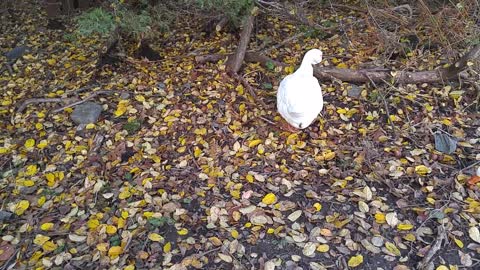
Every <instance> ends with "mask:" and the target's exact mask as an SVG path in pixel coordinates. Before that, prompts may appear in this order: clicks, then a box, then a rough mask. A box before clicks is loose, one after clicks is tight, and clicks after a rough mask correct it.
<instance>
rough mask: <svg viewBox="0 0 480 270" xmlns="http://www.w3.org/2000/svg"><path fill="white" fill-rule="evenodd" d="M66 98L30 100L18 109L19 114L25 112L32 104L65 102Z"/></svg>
mask: <svg viewBox="0 0 480 270" xmlns="http://www.w3.org/2000/svg"><path fill="white" fill-rule="evenodd" d="M64 101H65V99H64V98H30V99H27V100H25V101H24V102H23V103H22V105H20V107H18V109H17V113H21V112H23V110H25V108H27V106H28V105H30V104H37V103H49V102H64Z"/></svg>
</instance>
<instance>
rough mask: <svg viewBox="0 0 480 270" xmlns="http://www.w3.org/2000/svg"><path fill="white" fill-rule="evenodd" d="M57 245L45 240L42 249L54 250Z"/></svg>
mask: <svg viewBox="0 0 480 270" xmlns="http://www.w3.org/2000/svg"><path fill="white" fill-rule="evenodd" d="M57 247H58V246H57V245H56V244H55V243H53V242H52V241H47V242H45V243H44V244H43V245H42V249H43V250H44V251H54V250H55V249H57Z"/></svg>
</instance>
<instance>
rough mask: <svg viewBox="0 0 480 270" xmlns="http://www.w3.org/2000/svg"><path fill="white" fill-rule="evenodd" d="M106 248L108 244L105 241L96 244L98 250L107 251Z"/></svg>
mask: <svg viewBox="0 0 480 270" xmlns="http://www.w3.org/2000/svg"><path fill="white" fill-rule="evenodd" d="M107 248H108V244H107V243H99V244H97V249H98V250H100V251H103V252H105V251H107Z"/></svg>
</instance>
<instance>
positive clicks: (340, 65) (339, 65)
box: [337, 62, 347, 68]
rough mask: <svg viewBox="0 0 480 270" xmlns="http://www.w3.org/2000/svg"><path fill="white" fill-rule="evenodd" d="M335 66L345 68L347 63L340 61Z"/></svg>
mask: <svg viewBox="0 0 480 270" xmlns="http://www.w3.org/2000/svg"><path fill="white" fill-rule="evenodd" d="M337 68H347V64H345V63H343V62H342V63H340V64H338V65H337Z"/></svg>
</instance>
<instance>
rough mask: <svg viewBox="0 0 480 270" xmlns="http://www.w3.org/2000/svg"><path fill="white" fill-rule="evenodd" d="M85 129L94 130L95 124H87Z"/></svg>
mask: <svg viewBox="0 0 480 270" xmlns="http://www.w3.org/2000/svg"><path fill="white" fill-rule="evenodd" d="M85 128H86V129H94V128H95V124H94V123H88V124H87V125H86V126H85Z"/></svg>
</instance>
